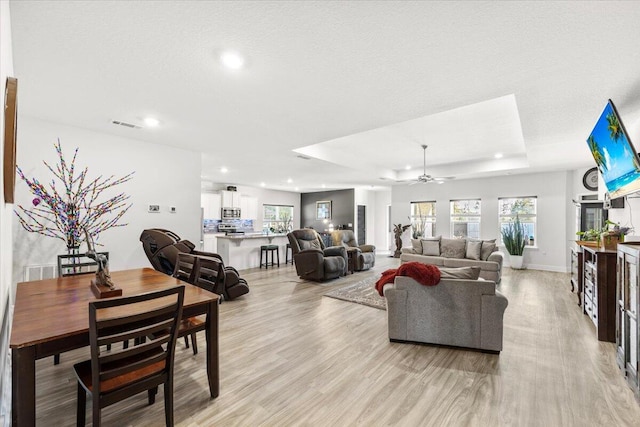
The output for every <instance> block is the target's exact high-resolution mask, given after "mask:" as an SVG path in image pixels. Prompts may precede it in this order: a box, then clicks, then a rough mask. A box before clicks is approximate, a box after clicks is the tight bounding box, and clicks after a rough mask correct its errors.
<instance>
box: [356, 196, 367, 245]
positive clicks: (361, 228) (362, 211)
mask: <svg viewBox="0 0 640 427" xmlns="http://www.w3.org/2000/svg"><path fill="white" fill-rule="evenodd" d="M366 209H367V207H366V206H364V205H358V232H357V239H358V244H359V245H366V244H367V214H366V212H367V211H366Z"/></svg>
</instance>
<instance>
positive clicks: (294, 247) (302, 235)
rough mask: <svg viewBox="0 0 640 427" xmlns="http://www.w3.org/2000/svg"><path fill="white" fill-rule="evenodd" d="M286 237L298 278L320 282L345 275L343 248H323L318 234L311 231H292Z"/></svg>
mask: <svg viewBox="0 0 640 427" xmlns="http://www.w3.org/2000/svg"><path fill="white" fill-rule="evenodd" d="M287 237H288V238H289V243H290V244H291V252H292V253H293V261H294V264H295V266H296V272H297V273H298V276H300V278H302V279H307V280H315V281H322V280H329V279H335V278H336V277H340V276H344V275H345V274H346V273H347V251H346V249H345V248H344V247H342V246H330V247H325V245H324V243H323V242H322V239H321V238H320V236H319V235H318V233H317V232H316V231H315V230H312V229H306V228H305V229H302V230H293V231H292V232H290V233H289V234H287Z"/></svg>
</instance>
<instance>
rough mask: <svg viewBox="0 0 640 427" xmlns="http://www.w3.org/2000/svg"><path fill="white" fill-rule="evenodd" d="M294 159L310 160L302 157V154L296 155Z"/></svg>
mask: <svg viewBox="0 0 640 427" xmlns="http://www.w3.org/2000/svg"><path fill="white" fill-rule="evenodd" d="M296 157H297V158H299V159H302V160H309V159H311V157H307V156H303V155H302V154H298V155H297V156H296Z"/></svg>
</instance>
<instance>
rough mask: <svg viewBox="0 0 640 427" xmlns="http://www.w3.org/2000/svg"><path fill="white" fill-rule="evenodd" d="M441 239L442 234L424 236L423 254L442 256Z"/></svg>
mask: <svg viewBox="0 0 640 427" xmlns="http://www.w3.org/2000/svg"><path fill="white" fill-rule="evenodd" d="M440 239H441V236H438V237H425V238H423V239H422V242H421V244H422V255H429V256H440Z"/></svg>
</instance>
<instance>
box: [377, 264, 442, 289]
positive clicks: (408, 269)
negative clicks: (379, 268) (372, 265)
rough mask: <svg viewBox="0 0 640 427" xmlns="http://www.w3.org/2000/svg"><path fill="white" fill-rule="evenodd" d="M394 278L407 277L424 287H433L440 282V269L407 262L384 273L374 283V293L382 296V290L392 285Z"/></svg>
mask: <svg viewBox="0 0 640 427" xmlns="http://www.w3.org/2000/svg"><path fill="white" fill-rule="evenodd" d="M396 276H409V277H411V278H412V279H415V281H416V282H419V283H421V284H423V285H425V286H434V285H437V284H438V283H439V282H440V269H438V267H436V266H435V265H427V264H423V263H421V262H415V261H412V262H407V263H404V264H402V265H401V266H400V267H398V268H392V269H390V270H387V271H384V272H383V273H382V277H380V279H378V281H377V282H376V291H378V293H379V294H380V296H384V294H383V292H382V288H383V287H384V285H386V284H387V283H393V281H394V280H395V278H396Z"/></svg>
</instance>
